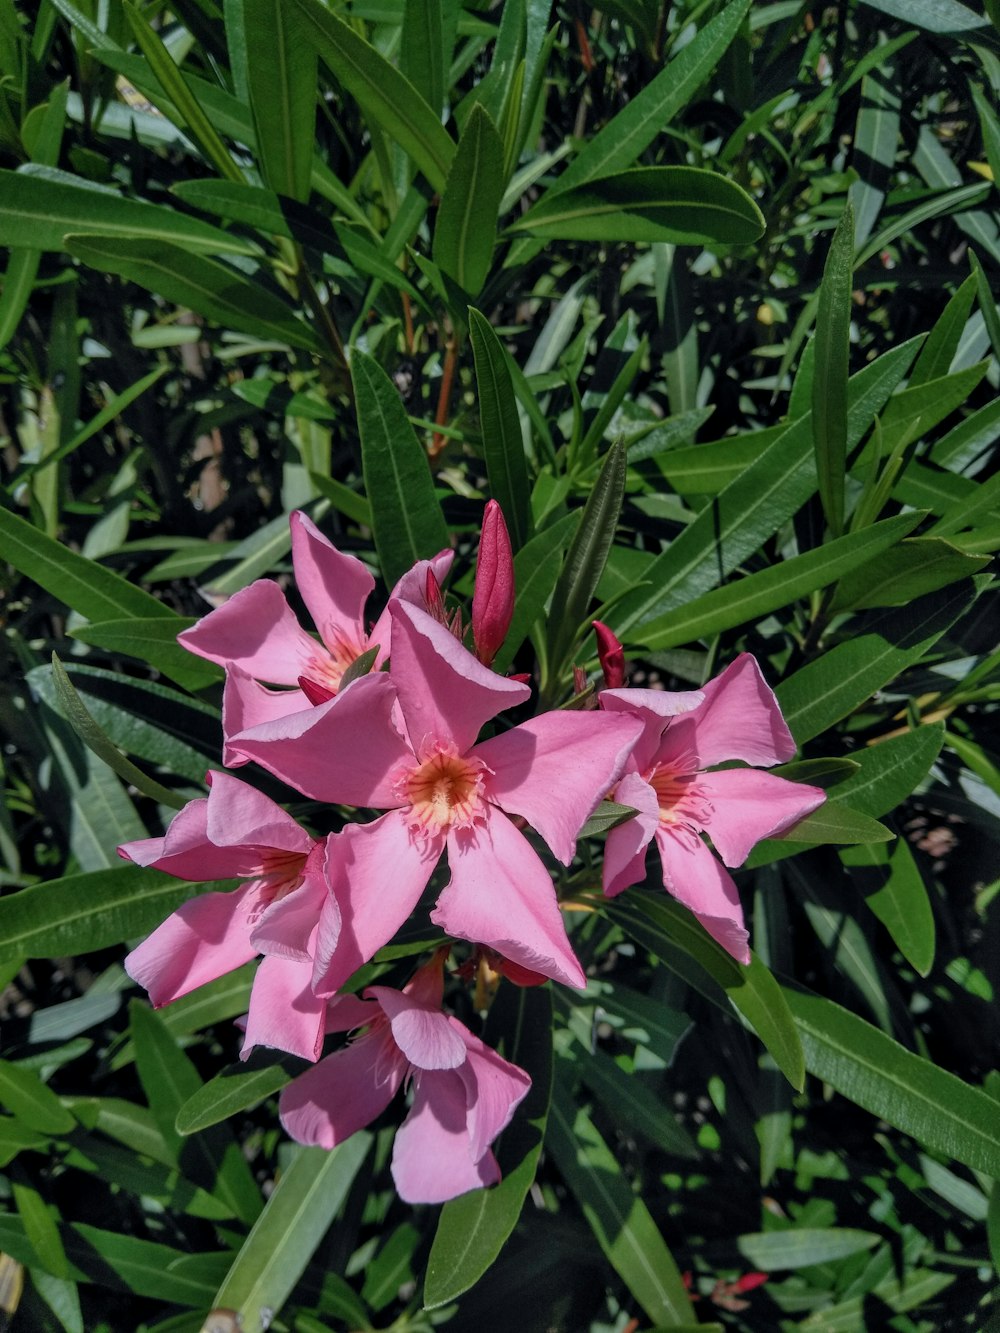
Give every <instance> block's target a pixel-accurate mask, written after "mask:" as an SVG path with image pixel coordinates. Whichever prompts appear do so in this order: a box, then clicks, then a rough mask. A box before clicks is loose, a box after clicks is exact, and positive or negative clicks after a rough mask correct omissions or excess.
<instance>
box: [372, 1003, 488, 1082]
mask: <svg viewBox="0 0 1000 1333" xmlns="http://www.w3.org/2000/svg"><path fill="white" fill-rule="evenodd" d="M365 994H366V995H371V996H373V997H374V998H375V999H376V1000H378V1002H379V1004H380V1005H381V1006H382V1010H383V1012H384V1013H385V1015H386V1017H387V1018H388V1019H389V1023H390V1026H391V1028H392V1039H393V1041H394V1042H395V1043H396V1045H397V1046H398V1047H399V1049H400V1050H401V1051H402V1052H403V1054H404V1055H405V1056H406V1058H407V1060H409V1062H410V1064H411V1065H414V1066H415V1067H416V1068H417V1069H457V1068H458V1066H459V1065H460V1064H464V1063H465V1042H464V1041H463V1040H462V1038H461V1036H460V1035H459V1034H458V1032H456V1031H455V1029H454V1028H453V1027H452V1025H451V1021H450V1020H449V1018H448V1016H447V1014H444V1013H442V1011H441V1010H440V1009H430V1008H428V1007H426V1006H425V1005H422V1004H416V1003H414V1001H413V1000H412V999H411V998H410V996H408V995H404V994H403V992H402V991H398V990H393V988H392V987H391V986H369V987H368V989H367V990H366V991H365Z"/></svg>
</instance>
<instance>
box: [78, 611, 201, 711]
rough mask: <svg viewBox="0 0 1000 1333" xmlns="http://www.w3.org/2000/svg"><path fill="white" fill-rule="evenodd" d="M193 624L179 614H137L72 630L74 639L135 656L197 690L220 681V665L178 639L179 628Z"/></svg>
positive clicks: (179, 682)
mask: <svg viewBox="0 0 1000 1333" xmlns="http://www.w3.org/2000/svg"><path fill="white" fill-rule="evenodd" d="M157 605H159V603H157ZM193 623H194V622H193V621H192V620H190V619H181V618H180V617H179V616H175V617H173V618H172V619H171V620H162V619H160V618H159V617H157V618H156V619H147V618H145V617H142V616H136V617H131V618H129V619H128V620H118V619H115V620H98V621H97V622H96V623H95V624H92V625H81V626H80V627H79V628H77V629H74V630H72V631H71V632H72V635H73V638H74V639H79V640H80V641H81V643H90V644H93V645H94V646H95V647H97V648H106V649H107V650H108V651H109V652H112V653H125V654H126V655H127V656H129V657H137V658H139V660H140V661H142V662H148V663H149V665H150V666H154V667H156V669H157V670H158V671H162V672H163V674H164V675H165V676H169V677H170V679H171V680H173V681H176V682H177V684H178V685H183V686H184V687H185V688H186V689H189V690H200V689H203V688H204V687H205V686H206V685H213V684H215V682H216V681H219V680H221V679H222V668H221V667H219V666H216V664H215V663H214V662H206V661H205V660H204V658H200V657H196V656H195V655H194V653H189V652H188V650H187V649H186V648H184V647H183V646H182V645H181V644H179V643H178V642H177V635H178V634H179V633H180V631H181V630H182V629H186V628H187V627H188V625H191V624H193Z"/></svg>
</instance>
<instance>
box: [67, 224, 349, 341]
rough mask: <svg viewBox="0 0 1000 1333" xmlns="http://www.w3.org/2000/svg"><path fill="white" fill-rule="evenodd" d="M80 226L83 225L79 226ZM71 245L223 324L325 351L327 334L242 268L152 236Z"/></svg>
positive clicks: (93, 263) (77, 240) (91, 238)
mask: <svg viewBox="0 0 1000 1333" xmlns="http://www.w3.org/2000/svg"><path fill="white" fill-rule="evenodd" d="M76 230H77V231H79V230H80V229H79V227H77V228H76ZM66 249H67V250H69V252H70V253H71V254H74V255H76V256H77V258H78V259H82V260H83V262H84V263H85V264H88V265H89V266H90V267H91V268H96V269H100V270H101V271H102V272H104V273H117V274H118V276H119V277H122V278H125V279H126V280H127V281H129V282H134V283H137V284H138V285H139V286H140V287H145V289H146V290H147V291H149V292H155V293H156V294H157V295H158V296H162V297H163V298H164V299H165V300H167V301H172V302H174V303H175V304H176V305H180V306H186V307H188V308H190V309H191V310H197V311H198V313H199V314H202V315H204V316H205V317H206V318H207V319H210V320H212V321H213V322H214V323H216V324H219V325H221V326H222V328H228V329H239V330H240V332H242V333H249V334H252V335H253V336H254V337H257V338H264V339H267V340H268V341H276V342H279V343H288V344H289V345H290V346H292V347H301V348H302V349H303V350H304V351H307V352H322V351H323V350H324V347H325V345H324V343H323V340H322V339H321V338H320V337H319V335H318V334H317V333H316V332H315V331H314V330H313V329H311V328H310V327H309V325H308V324H304V323H303V322H302V321H301V320H300V319H298V318H296V315H295V313H294V311H293V310H292V308H291V306H289V305H286V304H285V302H284V301H283V300H281V298H280V297H278V296H275V295H274V293H273V292H270V291H268V290H267V288H266V287H262V286H261V285H260V284H259V283H253V282H251V281H250V279H249V278H247V277H246V276H245V275H244V274H243V273H241V272H240V271H239V270H238V269H235V268H233V267H232V266H231V265H229V264H223V263H221V262H220V261H219V260H217V259H209V258H207V257H206V256H205V255H195V254H189V253H187V252H186V251H184V250H182V249H181V248H180V247H179V246H177V245H171V244H168V243H167V242H165V241H154V240H150V239H145V238H140V239H134V240H133V239H127V238H125V237H118V238H114V237H110V236H107V235H100V236H97V235H86V236H83V235H71V236H67V238H66Z"/></svg>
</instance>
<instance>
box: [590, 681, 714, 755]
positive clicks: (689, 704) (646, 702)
mask: <svg viewBox="0 0 1000 1333" xmlns="http://www.w3.org/2000/svg"><path fill="white" fill-rule="evenodd" d="M597 697H598V701H599V702H600V705H601V709H602V710H603V711H604V712H605V713H629V714H631V715H632V716H634V717H637V718H639V719H640V720H641V721H642V724H643V726H642V735H641V736H640V737H639V739H638V740H637V741H636V743H635V746H634V748H633V750H632V762H633V765H634V767H636V768H637V769H639V771H640V772H643V773H644V772H645V771H646V769H647V768H650V767H651V766H652V764H653V761H654V759H655V758H656V755H657V751H658V750H659V748H660V741H661V738H662V736H663V733H664V732H665V731H666V730H667V728H668V727H669V726H670V725H671V719H672V718H675V717H680V716H682V715H683V714H685V713H690V712H691V711H692V709H695V708H697V707H698V705H699V704H700V703H701V702H702V699H703V698H704V695H703V694H702V692H701V690H640V689H631V688H624V689H620V690H601V692H600V694H599V695H598V696H597Z"/></svg>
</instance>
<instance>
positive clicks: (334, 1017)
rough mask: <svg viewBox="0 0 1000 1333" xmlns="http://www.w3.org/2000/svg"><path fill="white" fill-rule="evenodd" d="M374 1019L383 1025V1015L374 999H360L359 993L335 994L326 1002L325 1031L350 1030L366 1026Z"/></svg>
mask: <svg viewBox="0 0 1000 1333" xmlns="http://www.w3.org/2000/svg"><path fill="white" fill-rule="evenodd" d="M376 1020H378V1021H380V1022H381V1023H382V1024H383V1025H384V1023H385V1018H384V1015H383V1014H382V1010H381V1008H380V1006H379V1005H378V1004H377V1003H376V1001H375V1000H362V998H361V996H360V995H335V996H334V997H333V999H332V1000H327V1002H326V1030H327V1032H351V1031H353V1030H354V1028H363V1027H367V1026H368V1024H369V1023H374V1022H375V1021H376Z"/></svg>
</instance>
